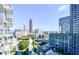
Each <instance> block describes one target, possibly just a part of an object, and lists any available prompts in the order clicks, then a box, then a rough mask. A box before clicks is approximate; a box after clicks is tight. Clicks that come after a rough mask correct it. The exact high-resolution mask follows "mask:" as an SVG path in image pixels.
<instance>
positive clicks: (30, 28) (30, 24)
mask: <svg viewBox="0 0 79 59" xmlns="http://www.w3.org/2000/svg"><path fill="white" fill-rule="evenodd" d="M29 33H32V19H30V20H29Z"/></svg>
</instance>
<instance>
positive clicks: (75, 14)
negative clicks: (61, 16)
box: [70, 4, 79, 54]
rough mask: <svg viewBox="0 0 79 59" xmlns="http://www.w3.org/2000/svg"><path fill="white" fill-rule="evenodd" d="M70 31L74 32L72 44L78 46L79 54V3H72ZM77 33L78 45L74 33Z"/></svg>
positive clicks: (78, 52) (78, 51)
mask: <svg viewBox="0 0 79 59" xmlns="http://www.w3.org/2000/svg"><path fill="white" fill-rule="evenodd" d="M70 32H71V33H72V39H71V42H72V45H73V48H74V47H76V54H79V4H71V5H70ZM74 33H76V34H77V36H76V37H77V38H76V41H75V43H76V46H74V45H75V43H74V40H75V39H74V37H73V34H74Z"/></svg>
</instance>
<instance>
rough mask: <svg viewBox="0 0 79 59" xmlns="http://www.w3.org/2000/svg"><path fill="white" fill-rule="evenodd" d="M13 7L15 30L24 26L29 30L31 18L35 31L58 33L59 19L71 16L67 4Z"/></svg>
mask: <svg viewBox="0 0 79 59" xmlns="http://www.w3.org/2000/svg"><path fill="white" fill-rule="evenodd" d="M12 7H13V24H14V25H13V28H14V29H17V28H22V27H23V25H24V24H25V25H26V27H27V29H28V26H29V19H30V18H31V19H32V21H33V29H36V28H39V29H41V30H43V31H58V24H59V23H58V22H59V18H61V17H65V16H68V15H69V5H65V4H14V5H12Z"/></svg>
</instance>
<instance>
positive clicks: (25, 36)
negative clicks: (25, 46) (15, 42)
mask: <svg viewBox="0 0 79 59" xmlns="http://www.w3.org/2000/svg"><path fill="white" fill-rule="evenodd" d="M21 39H22V40H29V36H28V35H24V36H22V38H21Z"/></svg>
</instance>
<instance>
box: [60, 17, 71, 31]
mask: <svg viewBox="0 0 79 59" xmlns="http://www.w3.org/2000/svg"><path fill="white" fill-rule="evenodd" d="M59 29H60V32H61V33H70V16H66V17H62V18H60V19H59Z"/></svg>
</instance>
